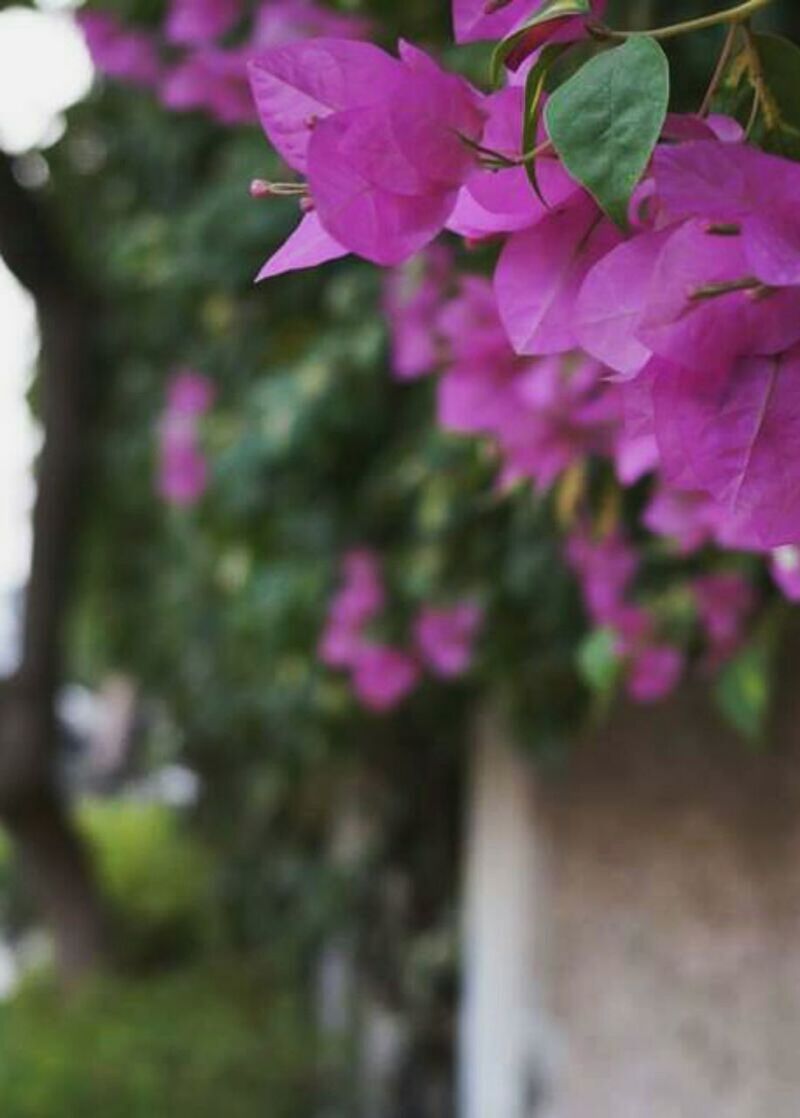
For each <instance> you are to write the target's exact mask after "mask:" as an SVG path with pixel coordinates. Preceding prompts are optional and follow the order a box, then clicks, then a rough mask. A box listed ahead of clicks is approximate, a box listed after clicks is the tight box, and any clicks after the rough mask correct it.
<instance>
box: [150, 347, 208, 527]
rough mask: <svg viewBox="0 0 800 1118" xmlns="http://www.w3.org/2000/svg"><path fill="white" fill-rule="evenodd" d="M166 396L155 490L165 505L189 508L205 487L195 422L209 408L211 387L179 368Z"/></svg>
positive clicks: (204, 379) (205, 472)
mask: <svg viewBox="0 0 800 1118" xmlns="http://www.w3.org/2000/svg"><path fill="white" fill-rule="evenodd" d="M166 396H167V399H166V406H165V408H164V414H163V417H162V420H161V427H160V432H159V472H158V490H159V493H160V494H161V496H162V498H163V499H164V500H165V501H166V502H167V503H168V504H173V505H178V506H182V507H188V506H189V505H193V504H195V503H196V502H197V501H198V500H199V499H200V497H202V495H203V493H204V492H205V490H206V486H207V484H208V467H207V465H206V460H205V457H204V455H203V453H202V450H201V449H200V446H199V432H198V420H199V419H200V417H201V416H202V415H204V414H205V413H206V412H207V411H208V410H209V408H210V407H211V404H212V402H213V399H214V387H213V385H212V383H211V381H210V380H209V379H208V377H206V376H204V375H203V374H202V373H198V372H195V371H194V370H193V369H182V370H181V371H180V372H178V373H175V374H174V375H173V376H172V377H171V379H170V381H169V384H168V385H167V393H166Z"/></svg>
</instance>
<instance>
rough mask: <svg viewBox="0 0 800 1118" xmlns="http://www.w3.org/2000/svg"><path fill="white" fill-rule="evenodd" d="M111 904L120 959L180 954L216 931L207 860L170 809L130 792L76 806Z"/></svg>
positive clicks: (161, 960) (166, 959)
mask: <svg viewBox="0 0 800 1118" xmlns="http://www.w3.org/2000/svg"><path fill="white" fill-rule="evenodd" d="M77 821H78V826H79V828H80V830H81V831H82V833H83V834H84V836H85V837H86V839H87V842H88V846H89V851H90V854H91V855H92V857H93V860H94V864H95V868H96V871H97V877H98V882H99V886H100V888H101V889H102V891H103V894H104V896H105V898H106V901H107V903H108V905H109V907H110V908H111V911H112V916H113V917H114V919H115V922H116V925H117V929H118V935H117V943H118V949H119V952H120V954H121V957H122V961H123V963H125V964H126V965H127V966H135V967H137V968H141V967H143V966H147V965H153V964H158V965H159V966H164V965H167V964H169V963H174V962H176V961H178V962H182V961H185V960H186V959H188V958H191V957H192V956H193V955H196V954H197V953H198V952H199V951H200V950H201V949H202V948H210V947H213V946H214V944H215V940H218V938H219V931H220V929H219V921H218V916H217V914H216V912H215V908H214V905H213V900H214V895H213V884H214V881H213V877H214V861H213V859H212V857H211V855H210V853H208V852H207V851H206V850H205V849H204V848H203V847H201V845H200V844H199V842H198V840H197V838H196V837H195V836H194V835H193V834H192V833H191V832H189V831H188V830H187V829H186V825H185V821H184V820H183V819H181V818H180V817H179V816H178V815H177V814H176V812H175V811H174V810H173V809H171V808H169V807H166V806H165V805H163V804H158V803H143V802H139V801H136V800H87V801H86V802H85V803H83V804H82V805H81V806H80V808H79V810H78V814H77Z"/></svg>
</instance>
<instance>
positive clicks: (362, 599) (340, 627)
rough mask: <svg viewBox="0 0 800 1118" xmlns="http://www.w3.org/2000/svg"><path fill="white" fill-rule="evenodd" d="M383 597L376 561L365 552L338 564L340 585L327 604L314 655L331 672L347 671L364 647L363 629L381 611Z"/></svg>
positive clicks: (360, 550) (352, 554) (356, 551)
mask: <svg viewBox="0 0 800 1118" xmlns="http://www.w3.org/2000/svg"><path fill="white" fill-rule="evenodd" d="M385 599H386V593H385V590H384V586H383V576H382V574H381V567H380V561H379V559H378V557H377V555H375V553H374V552H372V551H369V550H367V549H366V548H356V549H354V550H353V551H349V552H348V553H347V554H346V555H345V557H344V559H343V560H342V584H341V586H340V587H339V589H338V591H337V592H336V594H335V595H334V597H333V599H332V600H331V604H330V606H329V608H328V618H327V622H326V625H325V629H324V632H323V634H322V636H321V638H320V642H319V646H318V649H317V651H318V655H319V657H320V659H321V660H322V662H323V663H324V664H327V665H328V666H329V667H331V668H351V667H354V666H355V664H356V663H357V661H358V657H359V656H360V654H361V652H362V650H363V648H364V647H365V645H366V643H367V642H366V638H365V636H364V628H365V626H366V625H368V624H369V622H370V621H372V620H373V619H374V618H375V617H376V616H377V615H378V614H379V613H380V611H381V610H382V609H383V606H384V603H385Z"/></svg>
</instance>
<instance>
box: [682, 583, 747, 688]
mask: <svg viewBox="0 0 800 1118" xmlns="http://www.w3.org/2000/svg"><path fill="white" fill-rule="evenodd" d="M692 589H693V590H694V594H695V599H696V602H697V612H698V614H699V616H700V620H701V622H702V625H703V628H704V629H705V633H706V637H707V640H708V643H709V647H710V652H711V655H710V659H711V663H712V665H714V666H717V665H718V664H719V663H720V662H722V661H723V660H726V659H728V658H729V657H730V656H732V655H733V654H734V653H735V652H736V650H737V648H738V647H739V645H740V644H741V642H742V631H743V628H744V624H745V622H746V620H747V617H748V615H749V614H750V613H751V612H752V610H753V607H754V605H755V594H754V592H753V587H752V586H751V585H750V583H749V582H748V581H747V580H746V579H745V578H743V577H742V576H741V575H739V574H736V573H735V572H729V573H722V574H710V575H705V576H703V577H702V578H696V579H695V580H694V582H693V583H692Z"/></svg>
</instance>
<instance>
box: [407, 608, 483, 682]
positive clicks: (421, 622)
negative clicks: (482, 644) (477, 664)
mask: <svg viewBox="0 0 800 1118" xmlns="http://www.w3.org/2000/svg"><path fill="white" fill-rule="evenodd" d="M482 617H483V613H482V611H481V609H480V607H479V606H477V605H475V604H474V603H472V602H461V603H459V604H458V605H455V606H452V607H450V608H449V609H441V608H440V609H434V608H433V607H431V606H428V607H426V608H425V609H423V610H422V611H421V612H420V613H419V615H418V617H417V619H416V622H415V623H414V635H415V639H416V644H417V647H418V648H419V650H420V654H421V656H422V659H423V660H424V661H425V663H426V664H427V666H428V667H429V668H430V669H431V671H432V672H433V673H434V674H435V675H439V676H443V677H444V678H446V679H450V678H453V677H455V676H459V675H463V673H464V672H465V671H466V670H467V669H468V668H469V665H470V661H471V660H472V645H473V642H474V640H475V635H476V633H477V630H478V628H479V626H480V623H481V620H482Z"/></svg>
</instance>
